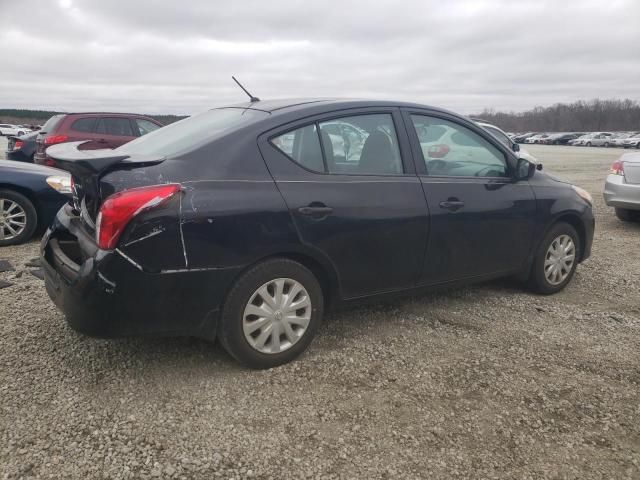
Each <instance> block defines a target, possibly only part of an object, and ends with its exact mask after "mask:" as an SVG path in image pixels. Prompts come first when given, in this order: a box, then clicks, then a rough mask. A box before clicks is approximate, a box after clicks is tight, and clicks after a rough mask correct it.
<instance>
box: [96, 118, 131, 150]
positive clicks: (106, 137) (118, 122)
mask: <svg viewBox="0 0 640 480" xmlns="http://www.w3.org/2000/svg"><path fill="white" fill-rule="evenodd" d="M96 133H97V135H98V137H99V139H98V142H99V143H101V144H103V145H104V146H103V147H102V148H117V147H119V146H120V145H124V144H125V143H127V142H130V141H131V140H133V139H134V138H136V134H135V133H134V129H133V126H132V125H131V121H130V120H129V118H127V117H101V118H100V119H99V120H98V124H97V125H96Z"/></svg>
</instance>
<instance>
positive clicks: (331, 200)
mask: <svg viewBox="0 0 640 480" xmlns="http://www.w3.org/2000/svg"><path fill="white" fill-rule="evenodd" d="M337 121H339V123H340V125H341V127H345V128H340V129H339V130H336V129H335V125H336V122H337ZM351 127H353V129H351ZM341 131H344V132H351V133H352V132H353V131H357V132H362V135H363V136H365V137H366V138H365V139H364V142H363V145H362V148H355V147H352V148H351V152H350V154H349V156H348V161H345V160H346V159H345V150H344V145H345V143H348V142H347V141H346V140H347V139H344V138H338V137H339V136H340V133H339V132H341ZM330 132H331V133H330ZM345 134H349V133H345ZM349 141H350V142H351V143H353V139H349ZM259 146H260V150H261V152H262V154H263V156H264V159H265V161H266V162H267V165H268V167H269V170H270V172H271V174H272V176H273V178H274V180H275V182H276V184H277V186H278V189H279V190H280V192H281V193H282V195H283V197H284V200H285V202H286V204H287V206H288V209H289V212H290V214H291V216H292V219H293V222H294V224H295V226H296V229H297V231H298V233H299V237H300V239H301V241H302V242H303V244H304V245H305V247H306V248H307V249H309V251H311V252H313V253H314V254H315V255H318V256H320V257H322V258H323V260H324V261H327V262H329V263H330V264H331V265H333V267H334V270H335V272H336V273H337V275H338V277H339V278H338V280H339V285H340V289H341V295H342V297H343V298H355V297H361V296H366V295H369V294H372V293H379V292H387V291H393V290H399V289H404V288H409V287H412V286H414V285H415V284H416V282H417V280H418V278H419V276H420V274H421V270H422V261H423V257H424V253H425V246H426V239H427V230H428V209H427V206H426V201H425V198H424V194H423V192H422V187H421V184H420V180H419V179H418V177H417V176H416V174H415V169H414V167H413V162H411V161H410V158H409V157H408V156H410V146H409V142H408V138H407V135H406V131H405V130H404V126H403V123H402V118H401V116H400V112H399V110H397V109H382V110H374V111H371V110H368V109H358V110H350V111H349V113H348V114H346V113H342V114H340V113H334V114H330V115H324V116H319V117H316V118H315V119H307V120H304V121H300V122H297V123H293V124H290V125H287V126H284V127H282V128H280V129H277V130H275V131H271V132H269V133H267V134H265V135H262V136H261V137H260V139H259Z"/></svg>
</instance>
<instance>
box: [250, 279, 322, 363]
mask: <svg viewBox="0 0 640 480" xmlns="http://www.w3.org/2000/svg"><path fill="white" fill-rule="evenodd" d="M310 320H311V299H310V297H309V293H307V290H306V289H305V288H304V287H303V286H302V284H301V283H299V282H297V281H295V280H293V279H291V278H276V279H275V280H271V281H269V282H267V283H265V284H264V285H262V286H261V287H260V288H258V289H257V290H256V291H255V292H254V294H253V295H251V298H250V299H249V302H248V303H247V306H246V307H245V309H244V313H243V315H242V330H243V331H244V337H245V338H246V340H247V342H249V345H251V346H252V347H253V348H254V349H256V350H257V351H259V352H261V353H280V352H284V351H285V350H288V349H289V348H291V347H292V346H293V345H294V344H295V343H296V342H297V341H298V340H300V339H301V338H302V336H303V335H304V333H305V332H306V331H307V327H308V326H309V321H310Z"/></svg>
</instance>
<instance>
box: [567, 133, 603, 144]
mask: <svg viewBox="0 0 640 480" xmlns="http://www.w3.org/2000/svg"><path fill="white" fill-rule="evenodd" d="M594 136H596V133H585V134H584V135H581V136H580V137H578V138H576V139H574V140H569V142H568V143H569V145H573V146H574V147H583V146H585V145H586V144H587V142H588V141H590V140H591V139H592V138H593V137H594Z"/></svg>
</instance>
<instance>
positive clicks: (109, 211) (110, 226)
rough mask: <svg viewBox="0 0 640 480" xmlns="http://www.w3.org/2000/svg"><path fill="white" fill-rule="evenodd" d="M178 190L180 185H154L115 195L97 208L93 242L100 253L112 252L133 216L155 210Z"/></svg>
mask: <svg viewBox="0 0 640 480" xmlns="http://www.w3.org/2000/svg"><path fill="white" fill-rule="evenodd" d="M179 191H180V185H178V184H175V183H170V184H167V185H154V186H152V187H141V188H132V189H131V190H124V191H122V192H118V193H114V194H113V195H111V196H110V197H109V198H107V199H106V200H105V202H104V203H103V204H102V206H101V207H100V212H99V213H98V218H97V221H96V241H97V242H98V247H100V248H101V249H102V250H113V249H114V248H115V246H116V245H117V244H118V238H120V235H121V234H122V232H123V231H124V229H125V227H126V226H127V224H128V223H129V222H130V221H131V219H132V218H133V217H135V216H136V215H138V214H139V213H141V212H144V211H146V210H149V209H151V208H153V207H156V206H158V205H160V204H162V203H163V202H165V201H167V200H168V199H169V198H171V197H172V196H173V195H175V194H176V193H178V192H179Z"/></svg>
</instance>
